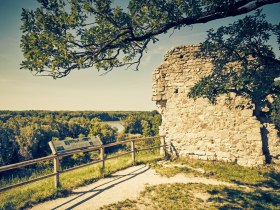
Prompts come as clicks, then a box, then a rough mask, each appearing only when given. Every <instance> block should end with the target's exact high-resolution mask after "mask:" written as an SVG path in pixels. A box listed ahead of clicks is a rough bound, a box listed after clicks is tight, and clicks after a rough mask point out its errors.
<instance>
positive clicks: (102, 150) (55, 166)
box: [0, 136, 166, 192]
mask: <svg viewBox="0 0 280 210" xmlns="http://www.w3.org/2000/svg"><path fill="white" fill-rule="evenodd" d="M157 138H160V140H161V144H160V145H159V146H153V147H147V148H142V149H136V148H135V142H137V141H144V140H151V141H153V140H154V139H157ZM129 142H130V143H131V150H130V151H128V152H124V153H122V154H118V155H115V156H111V157H108V158H106V156H105V149H106V148H109V147H113V146H116V145H121V144H127V143H129ZM155 148H162V150H161V151H162V155H163V156H164V157H165V156H166V144H165V136H154V137H146V138H137V139H126V140H124V141H118V142H114V143H110V144H106V145H101V146H97V147H91V148H87V149H79V150H75V151H71V152H65V153H62V154H57V155H50V156H47V157H42V158H37V159H33V160H29V161H24V162H20V163H15V164H11V165H6V166H2V167H0V173H1V172H4V171H8V170H12V169H17V168H21V167H24V166H29V165H33V164H36V163H39V162H42V161H47V160H53V163H54V164H53V173H51V174H47V175H44V176H40V177H37V178H34V179H30V180H28V181H25V182H21V183H17V184H13V185H10V186H6V187H3V188H0V192H1V191H5V190H8V189H12V188H15V187H19V186H22V185H25V184H28V183H31V182H35V181H39V180H42V179H46V178H49V177H52V176H54V185H55V187H56V188H58V187H60V186H61V184H60V181H59V175H60V174H62V173H65V172H68V171H72V170H75V169H78V168H82V167H85V166H89V165H92V164H96V163H100V162H101V170H104V168H105V162H106V160H109V159H113V158H118V157H121V156H123V155H127V154H129V153H131V158H132V161H133V164H134V163H135V158H136V152H139V151H144V150H150V149H155ZM95 150H100V159H99V160H96V161H92V162H89V163H86V164H82V165H79V166H75V167H72V168H68V169H65V170H61V167H60V161H59V159H60V158H61V157H65V156H70V155H74V154H77V153H81V152H83V153H84V152H91V151H95Z"/></svg>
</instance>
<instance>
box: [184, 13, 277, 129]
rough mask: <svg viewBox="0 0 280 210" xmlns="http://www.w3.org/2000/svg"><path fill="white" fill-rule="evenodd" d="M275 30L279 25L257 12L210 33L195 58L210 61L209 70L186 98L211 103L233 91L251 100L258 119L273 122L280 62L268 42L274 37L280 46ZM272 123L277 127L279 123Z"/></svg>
mask: <svg viewBox="0 0 280 210" xmlns="http://www.w3.org/2000/svg"><path fill="white" fill-rule="evenodd" d="M279 29H280V23H278V24H276V25H273V24H271V23H268V22H267V21H266V20H265V15H263V14H261V11H257V12H255V14H254V15H251V16H246V17H245V18H243V19H241V20H238V21H236V22H234V23H233V24H231V25H229V26H226V27H225V26H223V27H220V28H218V29H217V30H216V31H214V30H213V29H212V30H210V31H209V32H208V37H207V39H206V41H205V42H203V43H202V45H201V49H202V53H201V54H200V55H198V56H203V57H207V58H209V59H211V61H212V63H213V69H212V72H211V74H210V75H209V76H206V77H204V78H203V79H202V80H201V81H199V82H198V83H197V84H196V85H195V86H194V87H193V88H192V90H191V92H190V94H189V96H191V97H194V98H196V97H206V98H208V99H209V100H210V101H211V102H212V103H215V101H216V98H217V96H219V95H220V94H225V93H230V92H234V93H236V95H239V96H242V97H246V98H249V99H251V101H252V102H253V103H254V104H255V105H256V113H255V114H256V116H257V117H259V119H260V120H261V118H262V117H266V118H270V120H272V122H274V123H276V122H277V121H276V120H274V119H276V116H275V113H276V112H278V111H276V109H279V108H277V106H278V105H279V97H280V86H279V81H277V80H278V77H280V59H279V58H277V57H276V55H275V50H276V49H275V48H273V47H272V46H271V45H270V41H271V40H272V39H273V38H277V40H278V45H279V47H280V39H279V34H280V30H279ZM276 99H277V100H276ZM273 101H274V102H273ZM273 103H274V104H273ZM276 104H278V105H276ZM265 108H269V109H265ZM265 110H266V111H265ZM268 110H270V112H268ZM265 112H266V113H265ZM272 113H274V114H272ZM273 116H274V117H273ZM276 124H277V125H278V128H280V123H279V122H278V123H276Z"/></svg>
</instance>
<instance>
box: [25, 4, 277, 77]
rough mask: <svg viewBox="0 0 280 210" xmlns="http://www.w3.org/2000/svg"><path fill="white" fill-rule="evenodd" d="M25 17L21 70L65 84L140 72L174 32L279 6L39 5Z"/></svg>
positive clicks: (26, 12) (26, 13)
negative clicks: (146, 56)
mask: <svg viewBox="0 0 280 210" xmlns="http://www.w3.org/2000/svg"><path fill="white" fill-rule="evenodd" d="M37 1H38V2H39V3H40V6H39V7H38V8H37V9H35V10H28V9H23V11H22V26H21V30H22V33H23V35H22V39H21V48H22V51H23V54H24V57H25V60H24V61H23V62H22V64H21V65H22V68H24V69H28V70H30V71H31V72H32V73H33V74H34V75H45V76H52V77H53V78H61V77H64V76H66V75H68V74H69V73H70V72H71V71H72V70H73V69H82V68H89V67H92V66H95V67H96V68H97V69H98V70H100V69H102V70H105V71H107V72H108V71H111V70H112V69H113V68H115V67H122V66H127V67H130V66H135V68H136V69H138V66H139V64H140V61H141V58H142V56H143V53H144V52H145V51H146V50H147V46H148V44H149V43H151V42H152V43H155V42H157V41H158V38H157V35H159V34H163V33H167V32H168V31H169V30H170V29H173V30H175V29H180V28H181V27H184V26H190V25H193V24H197V23H206V22H209V21H212V20H216V19H220V18H225V17H229V16H237V15H240V14H245V13H247V12H250V11H253V10H255V9H257V8H259V7H261V6H263V5H267V4H271V3H276V2H280V0H257V1H255V0H226V1H222V0H215V1H212V0H196V1H185V0H174V1H171V0H152V1H150V0H142V1H138V0H130V1H129V2H128V6H127V8H122V7H121V6H115V7H114V6H113V5H112V1H111V0H95V1H93V0H37Z"/></svg>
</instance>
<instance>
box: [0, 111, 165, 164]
mask: <svg viewBox="0 0 280 210" xmlns="http://www.w3.org/2000/svg"><path fill="white" fill-rule="evenodd" d="M116 120H121V121H122V124H123V125H124V127H125V129H124V132H123V133H118V132H117V129H116V128H112V127H110V126H109V125H108V124H107V123H106V122H103V121H116ZM160 123H161V116H160V115H159V114H158V112H156V111H152V112H90V111H82V112H72V111H71V112H66V111H61V112H50V111H0V151H1V154H0V166H1V165H7V164H11V163H15V162H19V161H23V160H30V159H33V158H38V157H43V156H46V155H49V154H50V153H51V151H50V148H49V146H48V142H49V141H51V140H63V139H68V138H78V137H83V136H97V135H98V136H99V137H100V138H101V140H102V141H103V143H104V144H106V143H108V142H112V141H116V140H117V138H118V137H121V136H122V137H123V136H125V135H126V134H141V135H144V136H153V135H157V134H158V127H159V125H160ZM74 158H75V157H74ZM76 158H79V157H76ZM83 158H84V159H87V160H88V158H85V157H83Z"/></svg>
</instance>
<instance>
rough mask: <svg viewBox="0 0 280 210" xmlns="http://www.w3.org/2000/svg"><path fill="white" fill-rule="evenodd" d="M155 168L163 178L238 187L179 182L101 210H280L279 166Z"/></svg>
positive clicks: (175, 164)
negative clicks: (195, 179) (183, 177)
mask: <svg viewBox="0 0 280 210" xmlns="http://www.w3.org/2000/svg"><path fill="white" fill-rule="evenodd" d="M151 165H152V167H153V168H154V169H155V170H156V172H157V173H158V174H160V175H161V176H166V177H172V176H175V175H176V174H179V173H183V174H185V175H186V176H189V177H206V178H212V179H216V180H220V181H226V182H229V183H232V184H235V185H234V186H230V187H229V186H224V185H219V186H215V185H205V184H181V183H176V184H161V185H157V186H147V187H146V188H145V190H144V191H143V192H142V193H141V195H140V196H139V197H138V199H136V200H129V199H127V200H125V201H122V202H118V203H115V204H111V205H108V206H104V207H102V208H101V209H102V210H113V209H123V210H128V209H129V210H136V209H137V210H140V209H141V210H142V209H152V210H156V209H163V210H165V209H166V210H169V209H173V210H175V209H176V210H177V209H178V210H181V209H192V210H193V209H221V210H227V209H260V210H263V209H264V210H266V209H275V210H276V209H278V210H279V209H280V172H279V170H278V169H277V168H275V166H274V167H273V166H265V167H260V168H248V167H242V166H238V165H234V164H230V163H221V162H211V161H199V160H190V159H178V160H175V161H170V162H166V163H164V165H162V164H160V163H152V164H151Z"/></svg>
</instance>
